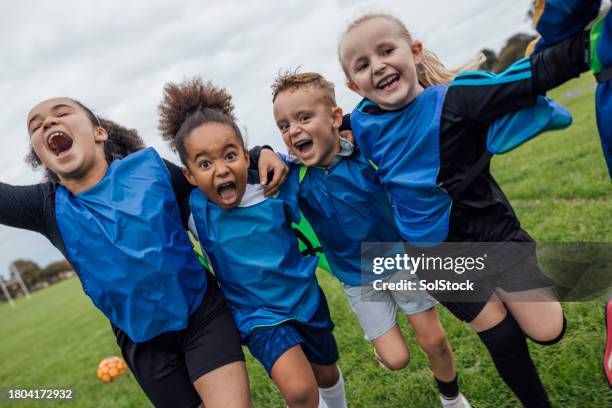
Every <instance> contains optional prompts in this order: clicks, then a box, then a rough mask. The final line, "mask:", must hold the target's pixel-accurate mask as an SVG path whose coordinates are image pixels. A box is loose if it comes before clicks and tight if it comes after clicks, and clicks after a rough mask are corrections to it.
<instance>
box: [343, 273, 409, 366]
mask: <svg viewBox="0 0 612 408" xmlns="http://www.w3.org/2000/svg"><path fill="white" fill-rule="evenodd" d="M342 286H343V288H344V292H345V293H346V296H347V298H348V300H349V303H350V305H351V309H353V312H354V313H355V316H357V319H359V324H360V325H361V328H362V329H363V331H364V333H365V337H366V339H368V340H369V341H370V342H372V345H373V346H374V349H375V350H376V357H377V359H378V361H379V363H380V364H381V365H382V366H384V367H385V368H387V369H389V370H393V371H395V370H401V369H402V368H404V367H406V366H407V365H408V362H409V361H410V352H409V351H408V346H407V345H406V342H405V341H404V337H403V336H402V332H401V331H400V328H399V326H398V325H397V304H396V301H395V299H394V298H393V297H392V295H391V293H390V292H388V291H385V292H382V291H379V292H376V293H373V292H374V291H373V290H372V289H371V288H370V287H369V286H364V287H359V286H348V285H342ZM364 296H365V297H366V298H367V299H370V298H371V299H372V300H374V299H375V301H367V302H366V301H364V300H363V297H364Z"/></svg>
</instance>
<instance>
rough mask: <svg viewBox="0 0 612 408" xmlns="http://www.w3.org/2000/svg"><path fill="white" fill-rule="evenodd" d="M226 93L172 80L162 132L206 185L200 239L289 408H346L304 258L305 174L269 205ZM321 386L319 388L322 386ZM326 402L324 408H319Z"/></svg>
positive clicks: (198, 204) (326, 321)
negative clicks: (300, 224) (300, 230)
mask: <svg viewBox="0 0 612 408" xmlns="http://www.w3.org/2000/svg"><path fill="white" fill-rule="evenodd" d="M233 108H234V107H233V105H232V103H231V97H230V96H229V95H228V94H227V93H226V91H225V90H223V89H219V88H217V87H215V86H213V85H212V84H211V83H208V84H205V83H203V82H202V80H201V79H199V78H195V79H193V80H190V81H185V82H183V83H181V84H174V83H169V84H167V85H166V86H165V88H164V98H163V101H162V102H161V104H160V130H161V132H162V135H163V137H164V139H165V140H166V141H168V142H169V143H170V146H171V147H172V148H173V149H174V150H176V151H177V152H178V154H179V156H180V158H181V161H182V162H183V164H184V165H185V168H184V170H183V171H184V174H185V176H186V177H187V179H188V180H189V182H190V183H191V184H193V185H194V186H197V187H199V189H194V190H193V192H192V193H191V199H190V204H191V211H192V217H193V218H192V220H193V226H192V227H193V230H192V232H193V233H194V234H196V235H197V236H198V237H199V240H200V243H201V245H202V248H203V249H204V250H205V251H206V252H207V254H208V255H209V257H210V260H211V264H212V266H213V269H214V271H215V274H216V276H217V278H218V279H219V282H220V283H221V290H222V291H223V292H224V294H225V297H226V298H227V299H228V301H229V307H230V310H231V311H232V314H233V316H234V319H235V321H236V324H237V326H238V330H239V331H240V337H241V340H242V342H243V344H245V345H246V346H247V347H248V348H249V350H250V352H251V354H252V355H253V356H254V357H255V358H256V359H258V360H259V361H260V362H261V363H262V365H263V366H264V368H265V369H266V371H267V372H268V374H269V375H270V376H271V377H272V379H273V380H274V382H275V383H276V385H277V386H278V389H279V390H280V392H281V394H282V395H283V397H284V399H285V401H286V402H287V405H289V406H290V407H292V408H294V407H311V408H315V407H317V406H327V407H330V408H336V407H345V406H346V398H345V396H344V385H343V380H342V377H341V375H340V371H339V369H338V367H337V366H336V362H337V360H338V349H337V347H336V341H335V339H334V336H333V334H332V329H333V323H332V321H331V318H330V315H329V309H328V306H327V301H326V299H325V295H324V294H323V292H322V291H321V289H320V288H319V285H318V283H317V279H316V276H315V270H316V267H317V263H318V262H317V258H316V257H312V256H311V257H304V256H302V255H301V254H300V252H299V249H298V244H297V240H296V237H295V235H294V233H293V231H292V228H291V224H292V222H297V221H299V218H300V213H299V209H298V205H297V176H298V174H297V173H296V172H290V174H289V178H290V180H291V182H287V183H285V184H284V185H283V186H282V188H281V190H280V192H279V193H278V195H276V196H273V197H268V198H265V197H264V196H263V192H262V190H261V187H260V186H259V185H258V184H256V183H253V178H254V179H255V180H257V176H256V174H253V173H249V171H248V167H249V156H248V154H247V152H246V149H245V146H244V140H243V138H242V134H241V132H240V129H239V128H238V126H237V125H236V122H235V121H234V116H233ZM317 387H319V388H318V389H317ZM319 397H321V399H322V402H323V403H324V404H323V405H319Z"/></svg>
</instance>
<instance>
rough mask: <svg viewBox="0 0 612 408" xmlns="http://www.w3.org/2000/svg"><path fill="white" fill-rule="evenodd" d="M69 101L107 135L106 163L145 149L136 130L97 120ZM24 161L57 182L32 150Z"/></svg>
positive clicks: (88, 111) (85, 108) (94, 116)
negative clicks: (40, 168)
mask: <svg viewBox="0 0 612 408" xmlns="http://www.w3.org/2000/svg"><path fill="white" fill-rule="evenodd" d="M70 100H71V101H72V102H74V103H76V104H77V105H79V106H80V107H81V108H83V110H84V111H85V113H86V114H87V117H88V118H89V120H90V121H91V124H92V125H93V126H96V127H98V126H99V127H102V128H104V129H105V130H106V132H107V133H108V139H107V140H106V142H104V156H105V157H106V161H107V162H108V163H111V162H112V161H113V160H115V159H117V158H121V157H124V156H127V155H128V154H130V153H134V152H136V151H138V150H141V149H143V148H144V147H145V143H144V141H143V140H142V138H141V137H140V135H139V134H138V132H137V131H136V130H134V129H127V128H125V127H123V126H121V125H119V124H117V123H115V122H113V121H112V120H108V119H103V118H98V117H97V116H96V115H94V113H93V112H92V111H91V109H89V108H88V107H86V106H85V105H83V104H82V103H81V102H79V101H77V100H75V99H70ZM25 161H26V163H28V164H29V165H30V166H31V167H32V168H33V169H37V168H39V167H43V168H44V171H45V180H47V181H55V182H58V181H59V177H58V176H57V174H55V173H54V172H52V171H51V170H49V169H48V168H46V167H45V166H44V164H43V163H42V162H41V161H40V158H39V157H38V156H37V155H36V152H35V151H34V148H30V151H29V152H28V154H27V156H26V158H25Z"/></svg>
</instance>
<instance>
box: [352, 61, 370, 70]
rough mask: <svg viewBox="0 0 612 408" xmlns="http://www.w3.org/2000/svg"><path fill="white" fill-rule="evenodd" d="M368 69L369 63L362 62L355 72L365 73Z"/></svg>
mask: <svg viewBox="0 0 612 408" xmlns="http://www.w3.org/2000/svg"><path fill="white" fill-rule="evenodd" d="M367 67H368V63H367V62H360V63H359V64H357V66H356V67H355V72H359V71H363V70H364V69H366V68H367Z"/></svg>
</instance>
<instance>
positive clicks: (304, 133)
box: [274, 86, 342, 166]
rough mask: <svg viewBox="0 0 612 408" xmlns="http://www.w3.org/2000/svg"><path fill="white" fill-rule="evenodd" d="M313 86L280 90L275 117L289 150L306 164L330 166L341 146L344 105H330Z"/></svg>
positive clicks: (275, 103) (276, 100) (275, 104)
mask: <svg viewBox="0 0 612 408" xmlns="http://www.w3.org/2000/svg"><path fill="white" fill-rule="evenodd" d="M319 92H320V91H319V90H317V89H315V88H313V87H312V86H307V87H301V88H298V89H296V90H293V91H292V90H287V91H283V92H281V93H279V94H278V95H277V96H276V99H275V100H274V119H275V121H276V125H277V126H278V128H279V130H280V131H281V134H282V136H283V141H284V142H285V144H286V145H287V147H288V148H289V151H290V152H291V153H292V154H294V155H295V156H297V158H298V159H299V160H300V161H301V162H302V163H304V165H306V166H313V165H316V166H327V165H329V164H330V163H331V161H332V159H333V158H334V156H335V155H336V154H337V153H338V150H339V149H340V141H339V135H338V129H339V128H340V125H341V124H342V109H340V108H339V107H337V106H334V107H330V106H329V105H328V104H325V103H323V102H322V100H321V96H320V95H319Z"/></svg>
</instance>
